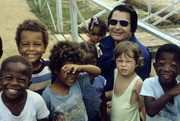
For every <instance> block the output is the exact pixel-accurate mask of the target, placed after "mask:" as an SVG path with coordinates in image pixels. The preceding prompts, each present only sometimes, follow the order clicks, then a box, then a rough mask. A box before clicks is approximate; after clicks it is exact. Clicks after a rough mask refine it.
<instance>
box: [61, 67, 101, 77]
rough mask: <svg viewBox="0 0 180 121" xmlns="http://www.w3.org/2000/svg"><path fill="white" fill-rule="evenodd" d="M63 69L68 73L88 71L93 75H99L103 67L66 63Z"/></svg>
mask: <svg viewBox="0 0 180 121" xmlns="http://www.w3.org/2000/svg"><path fill="white" fill-rule="evenodd" d="M62 69H63V70H64V71H65V72H67V73H70V72H72V73H76V72H79V71H80V72H87V73H89V74H90V75H91V76H98V75H100V74H101V69H100V68H99V67H97V66H94V65H78V64H66V65H64V66H63V67H62Z"/></svg>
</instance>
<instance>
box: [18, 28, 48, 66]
mask: <svg viewBox="0 0 180 121" xmlns="http://www.w3.org/2000/svg"><path fill="white" fill-rule="evenodd" d="M45 50H46V48H45V46H44V43H43V35H42V33H41V32H33V31H22V32H21V43H20V46H19V48H18V51H19V53H20V54H21V55H22V56H24V57H25V58H27V59H28V60H29V61H30V62H31V63H35V62H38V61H39V60H40V58H41V57H42V55H43V53H44V52H45Z"/></svg>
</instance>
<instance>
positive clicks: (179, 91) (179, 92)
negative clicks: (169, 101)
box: [167, 83, 180, 97]
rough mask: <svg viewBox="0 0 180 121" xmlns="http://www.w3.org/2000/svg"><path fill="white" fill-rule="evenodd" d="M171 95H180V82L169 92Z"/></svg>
mask: <svg viewBox="0 0 180 121" xmlns="http://www.w3.org/2000/svg"><path fill="white" fill-rule="evenodd" d="M167 93H168V94H169V95H170V96H173V97H174V96H177V95H180V83H179V84H177V85H176V86H175V87H174V88H172V89H171V90H169V91H168V92H167Z"/></svg>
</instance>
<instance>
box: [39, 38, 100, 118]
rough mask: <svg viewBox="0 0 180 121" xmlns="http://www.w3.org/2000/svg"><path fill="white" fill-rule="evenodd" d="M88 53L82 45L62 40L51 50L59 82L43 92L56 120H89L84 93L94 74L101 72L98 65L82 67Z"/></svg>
mask: <svg viewBox="0 0 180 121" xmlns="http://www.w3.org/2000/svg"><path fill="white" fill-rule="evenodd" d="M84 54H85V53H84V51H82V50H81V49H80V46H79V44H78V43H75V42H67V41H61V42H58V43H57V44H56V45H55V46H54V47H53V49H52V50H51V55H50V66H49V67H50V69H51V71H52V72H53V73H54V74H55V75H56V76H57V79H56V81H55V82H54V83H53V84H51V85H50V86H48V87H47V88H46V89H45V90H44V91H43V95H42V96H43V98H44V100H45V102H46V105H47V107H48V109H49V110H50V112H51V115H50V117H51V118H52V120H53V121H57V120H58V121H62V120H63V121H64V120H66V121H87V120H88V119H87V113H86V110H85V106H84V103H83V99H82V92H83V90H84V87H85V86H86V85H89V84H90V77H89V76H90V75H92V76H95V77H96V76H98V75H99V74H100V73H101V70H100V69H99V68H98V67H97V66H94V65H82V63H83V61H84Z"/></svg>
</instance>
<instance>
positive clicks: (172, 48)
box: [155, 44, 180, 65]
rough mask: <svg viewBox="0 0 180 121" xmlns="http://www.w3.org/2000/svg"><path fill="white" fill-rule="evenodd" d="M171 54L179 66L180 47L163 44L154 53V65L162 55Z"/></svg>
mask: <svg viewBox="0 0 180 121" xmlns="http://www.w3.org/2000/svg"><path fill="white" fill-rule="evenodd" d="M165 52H166V53H172V54H174V55H175V60H176V61H177V62H178V64H179V65H180V55H179V53H180V47H179V46H177V45H175V44H164V45H162V46H161V47H160V48H158V50H157V52H156V56H155V63H157V62H158V60H159V59H160V57H161V54H162V53H165Z"/></svg>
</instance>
